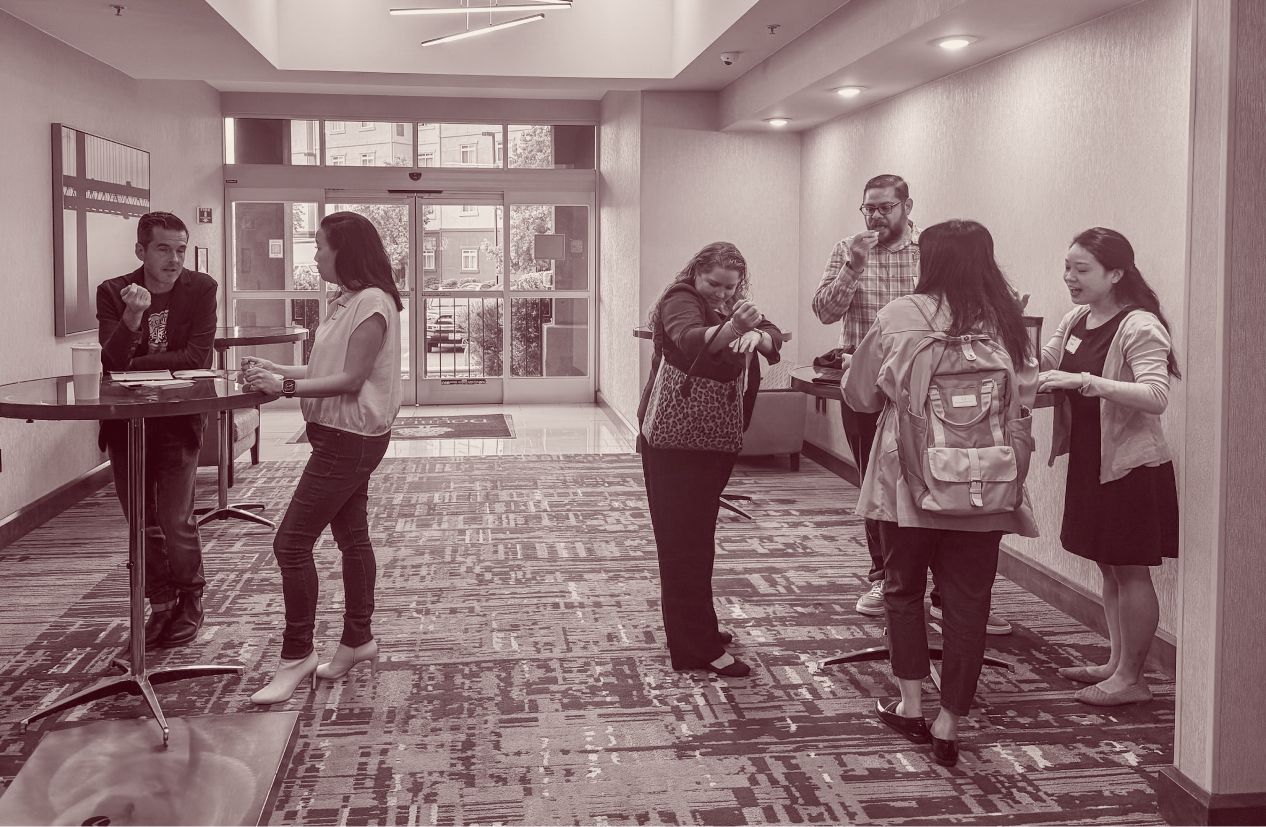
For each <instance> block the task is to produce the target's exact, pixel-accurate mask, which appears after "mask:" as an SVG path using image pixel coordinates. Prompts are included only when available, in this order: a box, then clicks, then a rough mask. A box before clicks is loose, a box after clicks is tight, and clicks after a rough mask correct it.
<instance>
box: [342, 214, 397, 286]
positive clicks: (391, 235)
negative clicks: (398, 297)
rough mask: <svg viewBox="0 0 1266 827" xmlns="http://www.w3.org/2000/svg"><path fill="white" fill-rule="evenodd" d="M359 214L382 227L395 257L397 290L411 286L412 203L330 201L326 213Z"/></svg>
mask: <svg viewBox="0 0 1266 827" xmlns="http://www.w3.org/2000/svg"><path fill="white" fill-rule="evenodd" d="M344 210H346V211H347V212H354V213H359V214H360V215H363V216H365V217H366V218H368V219H369V223H370V224H373V225H374V229H376V230H378V235H379V236H380V237H381V238H382V246H383V247H384V248H386V250H387V258H389V259H390V260H391V275H392V278H393V279H394V280H395V282H396V289H398V290H403V289H405V288H406V287H408V282H407V279H408V272H407V271H408V267H409V205H408V204H326V205H325V214H326V215H329V214H330V213H336V212H342V211H344Z"/></svg>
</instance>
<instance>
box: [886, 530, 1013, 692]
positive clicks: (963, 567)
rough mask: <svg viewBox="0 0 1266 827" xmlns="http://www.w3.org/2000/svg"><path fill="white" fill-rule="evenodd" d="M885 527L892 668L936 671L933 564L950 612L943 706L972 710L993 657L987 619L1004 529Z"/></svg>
mask: <svg viewBox="0 0 1266 827" xmlns="http://www.w3.org/2000/svg"><path fill="white" fill-rule="evenodd" d="M879 530H880V531H881V532H882V534H883V544H884V546H883V547H884V573H885V577H884V607H885V609H886V610H887V615H888V647H889V651H890V652H891V657H892V674H893V675H895V676H896V677H898V678H904V679H907V680H922V679H923V678H926V677H927V676H928V675H929V674H930V673H931V662H930V661H929V658H928V634H927V622H926V620H925V619H924V616H923V595H924V592H925V591H926V590H927V580H928V568H929V567H930V568H931V569H932V574H933V576H935V577H936V582H937V584H938V585H939V586H940V590H941V609H942V610H943V611H944V617H943V619H942V621H941V628H942V631H943V634H942V637H943V639H944V646H945V654H944V660H943V667H944V668H943V669H942V671H941V706H943V707H944V708H945V709H947V710H949V711H950V712H953V713H954V714H955V715H966V714H967V713H968V712H970V711H971V706H972V699H973V698H975V696H976V681H977V680H979V678H980V667H981V665H982V664H983V663H984V658H985V622H986V621H987V620H988V619H989V596H990V591H991V590H992V588H993V577H994V574H995V573H997V571H998V544H999V543H1000V542H1001V541H1002V532H1001V531H948V530H945V529H936V528H901V527H899V526H898V525H897V524H896V523H890V522H880V523H879Z"/></svg>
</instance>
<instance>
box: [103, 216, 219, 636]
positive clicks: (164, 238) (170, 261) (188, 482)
mask: <svg viewBox="0 0 1266 827" xmlns="http://www.w3.org/2000/svg"><path fill="white" fill-rule="evenodd" d="M188 243H189V231H188V229H187V228H186V227H185V225H184V222H182V221H181V220H180V219H179V218H177V217H176V216H174V215H172V214H171V213H166V212H151V213H146V214H145V215H143V216H141V220H140V223H139V224H138V225H137V228H136V257H137V258H138V259H140V260H141V266H140V267H139V268H137V269H136V270H134V271H133V272H131V273H128V274H127V275H125V276H119V277H117V278H112V279H108V280H107V281H104V282H102V283H101V284H100V285H99V286H98V287H97V334H98V337H99V338H100V340H101V363H102V367H104V368H105V369H106V370H107V371H135V370H189V369H194V368H209V367H210V366H211V351H212V344H213V342H214V340H215V326H216V286H217V285H216V282H215V279H213V278H211V277H210V276H208V275H206V274H205V273H198V272H194V271H192V270H186V269H185V268H184V261H185V250H186V247H187V245H188ZM205 427H206V419H205V417H204V416H203V415H201V414H193V415H186V416H168V417H160V418H156V419H150V420H148V421H147V422H146V426H145V508H146V521H145V523H146V524H145V534H146V545H145V595H146V597H148V598H149V602H150V617H149V620H148V621H147V622H146V624H145V646H146V648H150V647H155V646H160V647H170V646H181V645H184V644H186V643H188V642H189V641H191V640H193V639H194V638H195V637H196V636H197V634H198V630H199V629H200V628H201V626H202V588H203V586H205V585H206V580H205V579H203V576H202V541H201V540H200V539H199V537H198V524H197V522H196V521H195V519H194V515H193V493H194V492H193V488H194V474H195V473H196V471H197V468H198V453H199V451H200V449H201V448H202V433H203V430H204V428H205ZM101 446H102V447H103V448H104V449H106V451H107V452H108V453H109V455H110V466H111V468H112V469H113V471H114V487H115V490H116V492H117V493H118V496H119V501H120V502H121V503H122V504H123V510H124V513H127V507H128V503H127V497H128V483H127V479H128V468H127V465H128V452H127V427H126V423H125V422H123V421H122V420H108V421H105V422H102V423H101Z"/></svg>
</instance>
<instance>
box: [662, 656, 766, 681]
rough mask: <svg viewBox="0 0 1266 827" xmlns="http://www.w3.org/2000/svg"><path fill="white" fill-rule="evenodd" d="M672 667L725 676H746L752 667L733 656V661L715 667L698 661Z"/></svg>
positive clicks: (682, 670)
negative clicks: (697, 662) (689, 664)
mask: <svg viewBox="0 0 1266 827" xmlns="http://www.w3.org/2000/svg"><path fill="white" fill-rule="evenodd" d="M673 669H674V670H675V671H677V672H685V671H687V670H689V669H702V670H703V671H705V672H711V673H712V674H714V675H721V676H722V677H725V678H746V677H747V676H748V675H750V674H752V667H750V666H748V665H747V664H746V663H744V662H743V661H741V660H739V659H738V658H735V659H734V663H731V664H729V665H728V666H721V667H717V666H713V665H712V664H710V663H699V664H695V665H694V666H674V667H673Z"/></svg>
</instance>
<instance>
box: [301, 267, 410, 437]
mask: <svg viewBox="0 0 1266 827" xmlns="http://www.w3.org/2000/svg"><path fill="white" fill-rule="evenodd" d="M375 313H377V314H379V315H381V316H382V317H383V318H384V319H385V320H386V321H387V335H386V338H385V339H384V340H383V343H382V348H381V349H380V350H379V351H378V356H377V357H376V358H375V359H374V366H373V369H371V370H370V372H369V376H368V377H367V378H366V379H365V383H364V384H363V385H361V386H360V390H359V391H357V392H356V393H342V394H339V395H338V396H323V397H306V398H302V399H300V403H299V404H300V407H301V408H302V410H303V418H304V419H305V420H307V421H308V422H315V423H317V424H318V425H325V426H327V427H330V428H337V429H338V430H340V431H350V432H351V433H354V434H360V435H361V436H379V435H380V434H384V433H386V432H387V431H389V430H391V423H392V421H393V420H394V419H395V418H396V414H397V413H398V412H399V410H400V313H399V311H397V310H396V303H395V300H394V299H393V298H392V297H391V296H389V295H388V294H387V292H386V291H385V290H382V289H381V288H378V287H366V288H364V289H361V290H356V291H344V292H342V293H340V294H339V295H338V297H337V298H335V299H334V300H333V301H331V302H330V313H329V315H328V316H326V317H325V319H324V320H323V321H322V322H321V324H320V326H318V327H317V333H316V340H315V341H314V342H313V343H312V353H311V355H310V356H309V357H308V377H309V378H312V379H315V378H317V377H320V376H331V375H333V374H336V373H340V372H341V371H342V370H343V365H344V362H345V360H346V359H347V342H348V340H349V339H350V338H351V336H352V331H354V330H356V328H357V327H358V326H360V323H361V322H363V321H365V320H366V319H368V318H369V317H370V316H373V315H374V314H375Z"/></svg>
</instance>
